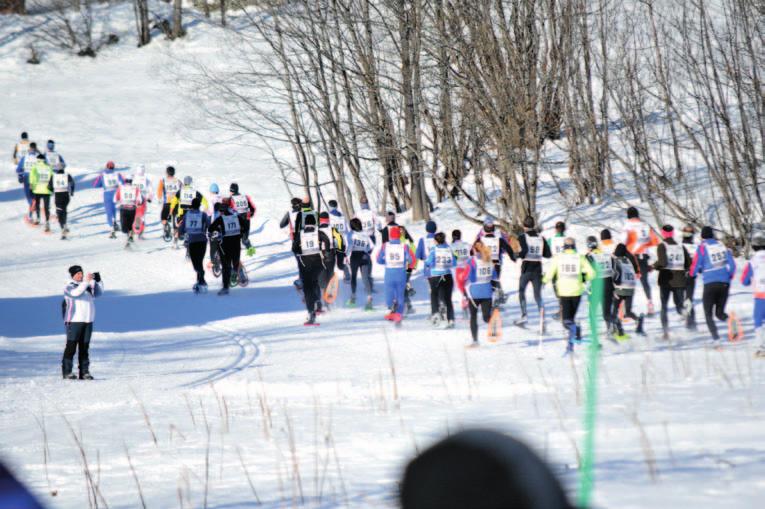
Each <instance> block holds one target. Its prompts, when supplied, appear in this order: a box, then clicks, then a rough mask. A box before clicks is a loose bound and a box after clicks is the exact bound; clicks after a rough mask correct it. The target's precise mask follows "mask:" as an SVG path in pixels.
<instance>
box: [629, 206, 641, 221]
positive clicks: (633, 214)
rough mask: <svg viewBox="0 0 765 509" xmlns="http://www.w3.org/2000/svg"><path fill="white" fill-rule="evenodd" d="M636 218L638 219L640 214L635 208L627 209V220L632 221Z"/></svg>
mask: <svg viewBox="0 0 765 509" xmlns="http://www.w3.org/2000/svg"><path fill="white" fill-rule="evenodd" d="M636 217H640V212H638V209H636V208H635V207H630V208H628V209H627V219H634V218H636Z"/></svg>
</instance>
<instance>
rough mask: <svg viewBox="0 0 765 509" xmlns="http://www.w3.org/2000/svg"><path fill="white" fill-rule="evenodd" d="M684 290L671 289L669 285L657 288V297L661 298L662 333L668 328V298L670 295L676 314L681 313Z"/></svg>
mask: <svg viewBox="0 0 765 509" xmlns="http://www.w3.org/2000/svg"><path fill="white" fill-rule="evenodd" d="M684 293H685V288H672V287H671V286H669V285H663V286H660V287H659V296H660V298H661V328H662V329H663V330H664V332H666V331H667V328H668V327H669V319H668V318H667V307H668V304H669V296H670V295H672V301H673V302H674V303H675V309H676V310H677V312H678V314H681V313H682V312H683V294H684Z"/></svg>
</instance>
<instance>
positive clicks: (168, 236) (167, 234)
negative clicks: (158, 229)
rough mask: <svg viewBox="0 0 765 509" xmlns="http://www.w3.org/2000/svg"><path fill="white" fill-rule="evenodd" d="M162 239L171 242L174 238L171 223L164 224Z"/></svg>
mask: <svg viewBox="0 0 765 509" xmlns="http://www.w3.org/2000/svg"><path fill="white" fill-rule="evenodd" d="M162 240H164V241H165V242H170V241H171V240H173V230H172V229H171V227H170V223H167V222H166V223H165V224H164V225H162Z"/></svg>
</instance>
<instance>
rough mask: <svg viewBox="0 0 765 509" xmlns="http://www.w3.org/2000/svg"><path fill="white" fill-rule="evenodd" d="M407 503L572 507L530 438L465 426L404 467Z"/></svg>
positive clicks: (417, 507) (503, 508)
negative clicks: (529, 443)
mask: <svg viewBox="0 0 765 509" xmlns="http://www.w3.org/2000/svg"><path fill="white" fill-rule="evenodd" d="M400 497H401V507H402V508H403V509H573V506H572V505H571V503H570V502H569V501H568V499H567V498H566V494H565V493H564V492H563V488H562V487H561V485H560V483H559V482H558V479H557V478H556V477H555V476H554V475H553V473H552V471H551V470H550V467H548V466H547V464H545V463H544V462H543V461H542V460H541V459H540V458H539V456H537V455H536V454H535V453H534V452H532V451H531V449H529V448H528V446H526V444H524V443H522V442H519V441H518V440H516V439H514V438H511V437H509V436H506V435H503V434H501V433H497V432H495V431H489V430H467V431H463V432H460V433H457V434H456V435H452V436H450V437H448V438H446V439H444V440H442V441H440V442H438V443H437V444H435V445H433V446H431V447H430V448H428V449H427V450H425V451H423V452H422V453H421V454H420V455H419V456H417V457H416V458H414V459H413V460H412V461H411V462H410V463H409V465H407V467H406V471H405V473H404V480H403V482H402V483H401V493H400Z"/></svg>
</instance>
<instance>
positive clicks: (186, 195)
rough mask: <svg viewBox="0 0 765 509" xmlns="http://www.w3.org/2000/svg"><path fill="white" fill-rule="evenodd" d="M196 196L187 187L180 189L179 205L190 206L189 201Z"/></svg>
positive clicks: (193, 191)
mask: <svg viewBox="0 0 765 509" xmlns="http://www.w3.org/2000/svg"><path fill="white" fill-rule="evenodd" d="M196 195H197V192H196V191H195V190H194V189H191V188H189V187H184V188H183V189H181V205H187V206H189V205H191V201H192V200H193V199H194V197H195V196H196Z"/></svg>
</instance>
